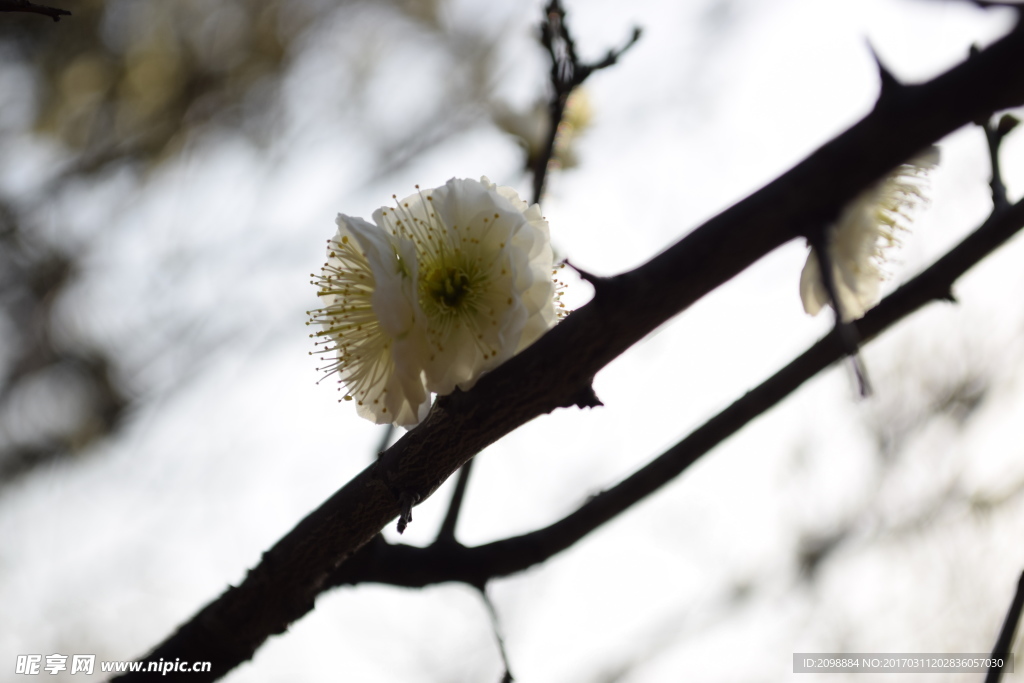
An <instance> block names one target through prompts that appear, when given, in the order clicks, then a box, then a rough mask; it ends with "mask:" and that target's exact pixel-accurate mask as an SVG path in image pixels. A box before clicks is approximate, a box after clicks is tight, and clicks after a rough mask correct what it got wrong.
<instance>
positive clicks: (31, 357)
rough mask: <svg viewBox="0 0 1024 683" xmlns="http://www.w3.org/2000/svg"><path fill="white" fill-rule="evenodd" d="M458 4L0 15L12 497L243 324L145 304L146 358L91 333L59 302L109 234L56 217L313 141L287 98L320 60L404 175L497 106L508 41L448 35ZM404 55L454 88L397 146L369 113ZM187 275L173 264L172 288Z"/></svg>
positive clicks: (255, 3)
mask: <svg viewBox="0 0 1024 683" xmlns="http://www.w3.org/2000/svg"><path fill="white" fill-rule="evenodd" d="M445 5H446V3H445V2H443V0H389V1H386V2H368V1H367V2H364V1H360V0H342V1H341V2H333V1H328V0H292V1H290V2H284V1H282V0H225V1H224V2H218V3H214V4H211V3H208V2H203V1H202V0H183V1H180V2H177V1H176V2H161V1H160V0H82V1H81V2H75V3H73V6H69V7H68V9H71V10H72V11H73V15H72V16H71V17H66V18H65V19H64V20H63V21H61V22H59V23H54V22H51V21H49V20H47V19H46V18H45V17H42V16H39V15H32V14H15V13H7V14H3V15H0V88H2V90H3V91H4V96H3V98H2V99H0V148H2V149H3V150H4V154H3V157H4V159H3V162H2V169H3V170H2V173H0V329H2V331H3V335H2V337H0V483H5V482H9V481H11V480H12V479H14V478H16V477H18V476H20V475H22V474H24V473H27V472H29V471H31V470H33V469H34V468H36V467H38V466H39V465H41V464H43V463H47V462H52V461H55V460H58V459H62V458H68V457H73V456H75V455H77V454H80V453H82V452H84V450H85V449H86V447H88V446H90V445H91V444H93V443H94V442H96V440H97V439H102V438H105V437H107V436H109V435H111V434H112V433H113V432H115V431H116V430H117V429H118V428H119V427H120V426H121V425H122V424H123V423H124V421H125V420H126V419H127V418H128V416H130V415H131V414H132V409H133V408H134V407H136V406H137V405H139V403H140V402H141V401H144V400H147V398H152V395H153V391H154V382H151V381H148V380H147V378H146V374H145V372H144V365H145V364H146V363H147V358H148V359H149V360H150V361H151V360H152V359H153V358H155V357H159V358H161V359H162V362H164V363H167V362H170V363H171V364H172V365H173V367H170V368H165V373H164V374H165V375H166V376H171V377H177V378H180V377H182V376H188V375H191V374H194V373H195V371H196V370H197V369H198V368H199V367H200V366H201V365H202V364H204V363H208V362H209V361H210V359H211V357H213V356H216V355H217V354H218V353H219V352H220V351H222V350H223V348H224V342H225V341H226V339H227V327H228V326H229V323H231V324H237V323H238V320H237V319H233V320H224V319H223V316H218V315H216V314H215V311H214V310H212V305H211V307H207V308H205V309H202V310H181V309H180V307H177V308H176V307H175V305H174V303H173V302H165V301H161V300H159V299H158V300H152V299H149V301H148V306H147V307H153V308H157V307H159V308H160V309H161V310H160V315H153V310H150V311H146V312H143V314H142V315H140V316H139V318H138V321H137V328H138V329H128V330H125V331H126V332H127V333H128V334H130V335H133V336H135V341H136V342H138V341H140V339H139V337H138V336H136V335H144V340H145V341H146V342H147V343H146V344H145V345H144V346H145V348H146V352H145V355H146V357H145V358H139V357H133V356H132V354H131V352H129V351H126V350H125V349H124V348H123V347H120V346H119V344H118V343H117V342H116V340H115V335H104V334H96V333H95V330H89V329H88V325H81V324H78V322H79V321H78V320H77V319H76V317H75V315H74V313H75V310H74V309H75V305H74V303H72V304H70V306H69V305H64V306H61V305H59V303H60V302H62V301H65V302H66V301H71V302H74V301H75V296H74V293H75V291H76V288H80V287H81V286H82V282H83V280H84V279H87V274H88V271H89V270H90V269H92V270H95V269H96V268H97V266H96V265H95V263H96V262H97V259H96V258H94V257H95V256H96V255H97V252H98V251H99V250H102V249H104V248H106V247H109V238H107V236H106V233H107V232H109V226H107V225H105V224H104V221H103V220H102V219H101V218H85V219H83V221H82V222H83V223H84V224H86V225H85V226H84V228H79V229H77V230H74V231H70V230H67V229H64V227H63V226H55V225H54V224H53V223H54V222H55V221H57V220H58V219H57V218H56V216H57V211H58V209H57V208H56V207H62V206H65V205H66V204H67V203H69V202H71V203H73V202H81V201H83V200H84V199H87V198H90V197H95V196H100V194H99V193H102V192H104V191H106V192H112V194H109V195H103V196H104V197H105V198H106V199H107V200H108V201H111V203H112V204H113V206H114V207H115V208H116V206H117V205H119V204H123V203H124V202H125V201H128V200H129V199H127V198H130V197H132V196H133V195H135V196H137V195H138V194H139V193H141V192H143V191H144V190H145V187H146V185H147V183H150V182H151V181H152V180H153V178H154V177H155V176H156V175H157V174H158V173H159V172H160V170H161V169H162V168H165V167H169V166H173V165H174V164H176V163H186V162H187V160H188V159H189V158H190V155H194V154H195V153H196V151H197V150H202V149H208V148H209V147H210V146H213V145H217V144H222V143H225V142H226V141H230V143H231V144H234V145H241V146H244V147H249V148H253V149H257V150H261V151H262V152H263V153H265V154H272V153H273V148H274V144H275V140H276V139H278V138H279V137H281V136H286V135H287V134H288V128H289V126H291V127H292V128H293V129H294V128H296V127H301V126H303V125H317V124H316V122H315V121H312V120H306V121H301V120H296V119H297V117H296V116H294V115H291V118H290V114H289V112H288V110H287V107H286V106H285V102H286V100H287V98H286V97H284V95H283V90H284V89H285V88H286V87H287V83H288V81H289V77H290V76H294V73H295V71H296V70H297V69H300V68H304V67H303V66H302V65H303V64H304V60H306V61H308V60H309V58H310V55H311V53H313V52H315V51H317V50H318V49H319V50H320V51H321V52H322V51H323V46H324V45H325V44H327V45H330V49H329V50H328V53H329V55H330V58H332V59H335V60H343V61H345V62H346V63H344V64H341V65H337V64H336V65H334V66H336V67H338V66H340V67H341V68H338V69H336V70H335V71H332V73H342V74H344V78H334V79H333V80H332V81H331V82H329V83H326V84H321V85H320V87H329V88H330V90H331V92H330V94H329V96H327V100H328V101H329V102H331V103H333V104H334V105H335V107H336V108H335V109H334V110H333V111H331V112H329V114H330V115H331V116H334V117H336V118H337V119H339V120H340V121H342V122H343V124H347V125H350V126H351V127H353V128H354V129H358V128H360V127H361V128H362V129H363V130H365V132H366V133H365V136H363V138H362V142H363V143H364V144H366V145H368V146H369V147H370V148H371V150H370V151H371V154H370V156H371V158H372V160H373V161H372V163H371V164H370V165H369V168H368V169H367V170H369V173H368V174H367V177H373V176H375V175H379V174H381V173H385V172H389V171H394V170H395V169H397V168H400V167H401V166H403V165H404V164H407V163H409V161H410V160H412V159H414V158H415V157H416V156H417V155H418V154H420V153H422V152H424V151H425V150H428V149H430V148H431V147H433V146H435V145H437V144H438V143H440V142H441V141H443V140H445V139H446V138H448V137H449V136H451V135H453V134H454V133H455V132H458V131H460V130H464V129H465V127H466V126H467V125H468V124H470V123H472V122H474V121H479V120H480V119H481V118H482V117H483V116H484V115H485V112H487V111H489V110H490V108H491V107H490V106H489V104H488V100H489V98H490V97H491V91H492V88H491V84H492V82H493V80H494V73H493V72H494V63H495V62H494V58H493V56H494V52H495V50H496V49H497V48H498V45H499V41H496V40H494V39H493V36H491V35H489V34H488V33H487V32H486V31H482V30H480V29H479V27H478V26H459V25H456V24H454V23H452V22H450V21H446V20H445V19H444V17H445V9H446V8H445ZM403 42H412V43H414V44H416V45H419V46H421V47H422V46H423V44H424V43H426V44H428V45H429V48H430V50H429V54H430V56H431V57H430V58H431V59H433V60H441V65H440V66H443V70H444V72H445V73H446V74H447V75H448V77H447V78H445V79H443V80H441V81H434V82H432V83H430V84H429V88H427V90H426V95H424V94H423V93H417V96H418V97H419V98H420V99H419V102H420V105H419V106H418V107H417V109H416V115H415V116H413V117H411V120H409V119H408V117H407V118H406V120H405V121H404V123H403V126H402V128H401V130H402V133H401V135H399V136H395V135H392V134H386V128H387V127H386V126H385V125H382V123H386V121H385V122H381V121H379V120H378V119H379V117H378V116H377V115H375V114H374V113H373V112H374V109H375V107H374V105H375V104H377V103H378V102H377V100H380V98H381V94H380V93H375V92H374V88H373V84H374V83H375V82H376V80H375V79H376V78H377V77H378V76H379V74H380V72H382V71H384V70H387V69H388V68H389V66H390V65H389V59H390V58H391V57H393V56H395V55H398V54H400V51H398V50H395V49H394V46H395V45H397V44H401V43H403ZM305 68H308V67H305ZM386 97H387V94H385V95H384V98H385V99H386ZM375 98H376V100H375ZM298 118H301V115H299V116H298ZM384 118H385V119H386V118H387V117H384ZM26 141H31V151H29V150H28V147H29V145H28V144H27V142H26ZM40 149H42V150H45V152H44V153H43V154H42V156H41V157H40V151H39V150H40ZM338 153H344V150H338ZM34 160H39V161H38V163H35V162H34ZM225 191H230V189H229V188H226V190H225ZM83 211H84V210H83ZM90 222H91V224H89V223H90ZM181 260H182V259H180V258H179V261H181ZM185 260H187V259H185ZM98 261H99V262H102V258H100V259H98ZM90 264H92V265H90ZM177 267H178V268H190V267H191V268H195V267H199V264H187V263H186V264H182V263H178V264H177ZM174 276H175V272H174V269H173V268H172V269H171V270H170V272H167V273H166V275H165V277H167V278H173V277H174ZM69 308H70V310H69ZM218 317H221V319H222V324H219V325H218V323H217V322H216V321H217V319H218ZM249 324H250V325H251V324H252V323H251V322H250V323H249ZM236 332H237V330H236ZM122 339H123V337H122ZM168 359H171V360H170V361H168Z"/></svg>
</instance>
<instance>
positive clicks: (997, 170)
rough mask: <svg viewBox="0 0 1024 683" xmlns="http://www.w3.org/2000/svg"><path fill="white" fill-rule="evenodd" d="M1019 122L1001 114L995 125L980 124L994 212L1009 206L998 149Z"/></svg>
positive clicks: (990, 122)
mask: <svg viewBox="0 0 1024 683" xmlns="http://www.w3.org/2000/svg"><path fill="white" fill-rule="evenodd" d="M1019 123H1020V121H1019V120H1018V119H1017V117H1015V116H1012V115H1011V114H1003V116H1002V117H1001V118H1000V119H999V123H998V124H997V125H992V121H990V120H988V119H986V120H985V121H984V123H982V124H981V128H982V130H984V131H985V141H986V142H987V143H988V157H989V164H990V166H991V169H992V180H991V181H989V187H990V188H992V207H993V209H994V210H995V211H1003V210H1004V209H1006V208H1007V207H1008V206H1009V205H1010V200H1009V199H1008V198H1007V196H1006V185H1005V184H1004V183H1003V173H1002V166H1001V164H1000V163H999V148H1000V146H1002V143H1003V138H1005V137H1006V136H1007V135H1008V134H1009V132H1010V131H1011V130H1013V129H1014V128H1016V127H1017V125H1018V124H1019Z"/></svg>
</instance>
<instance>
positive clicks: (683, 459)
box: [331, 202, 1024, 588]
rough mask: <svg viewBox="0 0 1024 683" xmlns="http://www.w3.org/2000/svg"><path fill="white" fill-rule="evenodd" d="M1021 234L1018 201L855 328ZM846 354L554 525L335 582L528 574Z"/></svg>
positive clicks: (705, 429)
mask: <svg viewBox="0 0 1024 683" xmlns="http://www.w3.org/2000/svg"><path fill="white" fill-rule="evenodd" d="M1022 228H1024V202H1018V203H1017V204H1016V205H1014V206H1013V207H1011V208H1010V209H1007V210H1004V211H1000V212H998V213H996V214H994V215H993V217H992V218H990V219H989V220H988V221H986V222H985V223H984V224H983V225H982V226H981V227H980V228H978V229H977V230H976V231H974V232H973V233H971V234H970V235H969V236H968V237H966V238H965V239H964V240H963V241H962V242H961V243H960V244H959V245H957V246H956V247H955V248H953V249H952V250H951V251H950V252H948V253H947V254H946V255H945V256H943V257H942V258H941V259H939V260H938V261H937V262H936V263H935V264H933V265H932V266H931V267H930V268H928V269H927V270H925V271H924V272H923V273H921V274H920V275H918V276H917V277H915V278H913V279H912V280H910V281H909V282H907V283H906V284H904V285H903V286H902V287H900V288H899V289H898V290H896V291H895V292H893V293H892V294H891V295H889V296H888V297H886V298H885V300H884V301H882V303H881V304H879V305H878V306H877V307H876V308H874V309H872V310H871V311H869V312H868V313H867V315H866V316H864V318H862V319H861V320H858V321H856V322H855V323H851V324H852V325H854V326H855V327H856V330H857V332H858V333H859V334H860V335H862V336H863V338H864V339H865V340H869V339H872V338H874V337H876V336H878V335H879V334H880V333H881V332H883V331H884V330H886V329H888V328H889V327H891V326H892V325H894V324H895V323H897V322H899V321H900V320H902V319H904V318H905V317H907V316H908V315H910V314H911V313H913V312H915V311H917V310H918V309H920V308H921V307H923V306H924V305H926V304H928V303H929V302H932V301H943V300H945V299H946V295H947V294H948V292H949V291H950V289H951V288H952V286H953V283H954V282H955V281H956V280H957V279H958V278H959V277H960V276H962V275H963V274H964V273H965V272H966V271H967V270H968V269H970V268H971V267H972V266H974V265H975V264H977V263H978V262H979V261H980V260H981V259H983V258H984V257H985V256H987V255H988V254H990V253H992V252H993V251H995V250H996V249H997V248H999V247H1000V246H1001V245H1002V244H1003V243H1004V242H1005V241H1006V240H1008V239H1009V238H1010V237H1012V236H1013V235H1014V234H1015V233H1016V232H1018V231H1020V230H1021V229H1022ZM846 352H847V348H846V345H845V343H844V342H843V341H842V339H841V338H840V332H839V331H838V330H836V329H833V330H832V332H831V333H830V334H828V335H827V336H826V337H825V338H823V339H822V340H821V341H819V342H817V343H816V344H814V345H813V346H812V347H811V348H809V349H808V350H807V351H805V352H804V353H803V354H801V355H800V356H799V357H797V358H796V359H795V360H793V362H791V363H790V364H789V365H787V366H786V367H785V368H783V369H782V370H780V371H779V372H777V373H775V375H773V376H772V377H771V378H770V379H768V380H766V381H765V382H763V383H762V384H761V385H759V386H758V387H757V388H756V389H753V390H751V391H749V392H748V393H747V394H746V395H744V396H743V397H742V398H740V399H738V400H737V401H736V402H734V403H733V404H732V405H730V406H729V407H728V408H726V409H725V410H723V411H722V412H721V413H719V414H718V415H716V416H715V417H714V418H712V419H711V420H709V421H708V422H707V423H705V424H704V425H702V426H701V427H700V428H699V429H697V430H696V431H695V432H693V433H692V434H690V435H689V436H687V437H686V438H685V439H683V440H682V441H680V442H679V443H678V444H676V445H675V446H673V447H672V448H670V449H669V450H668V451H666V452H664V453H662V454H661V455H660V456H658V457H657V458H655V459H654V460H653V461H651V462H650V463H649V464H647V465H646V466H644V467H643V468H641V469H640V470H638V471H637V472H635V473H634V474H633V475H631V476H630V477H628V478H627V479H625V480H623V481H622V482H621V483H619V484H617V485H616V486H614V487H613V488H611V489H609V490H607V491H605V492H603V493H601V494H600V495H598V496H595V497H594V498H591V499H590V500H589V501H587V502H586V503H584V504H583V505H582V506H581V507H580V508H579V509H577V510H576V511H575V512H572V513H571V514H569V515H568V516H567V517H565V518H563V519H561V520H559V521H558V522H555V523H554V524H551V525H550V526H547V527H545V528H543V529H539V530H537V531H533V532H530V533H528V534H524V535H522V536H518V537H516V538H510V539H505V540H501V541H496V542H494V543H489V544H487V545H483V546H479V547H476V548H464V547H461V546H460V547H458V548H447V547H442V546H439V545H437V546H430V547H427V548H414V547H412V546H390V545H387V544H386V543H384V542H383V541H381V542H380V543H377V544H372V545H368V546H367V547H366V548H365V549H364V551H361V552H360V553H358V555H357V557H355V558H353V560H354V561H351V562H348V563H346V564H345V565H342V566H341V567H339V569H338V571H337V572H336V573H335V575H334V576H333V577H332V578H331V583H332V584H335V585H341V584H355V583H360V582H377V583H388V584H393V585H398V586H407V587H415V588H419V587H423V586H427V585H430V584H434V583H443V582H446V581H461V582H465V583H468V584H471V585H480V584H481V583H483V582H486V581H488V580H490V579H492V578H496V577H500V576H508V575H509V574H514V573H517V572H521V571H524V570H525V569H528V568H529V567H531V566H533V565H535V564H538V563H540V562H544V561H545V560H547V559H549V558H551V557H552V556H554V555H555V554H557V553H559V552H562V551H564V550H566V549H567V548H569V547H570V546H572V545H573V544H574V543H576V542H577V541H579V540H580V539H582V538H583V537H584V536H586V535H587V534H589V533H590V532H592V531H594V530H595V529H597V528H598V527H600V526H601V525H602V524H604V523H605V522H607V521H609V520H611V519H614V518H615V517H616V516H617V515H619V514H620V513H622V512H623V511H625V510H628V509H629V508H630V507H632V506H633V505H635V504H636V503H637V502H638V501H640V500H642V499H643V498H645V497H646V496H648V495H650V494H651V493H653V492H655V491H656V490H658V489H659V488H661V487H662V486H664V485H665V484H667V483H668V482H670V481H671V480H672V479H674V478H675V477H677V476H679V475H680V474H682V473H683V471H685V470H686V468H687V467H689V466H690V465H691V464H692V463H694V462H696V460H697V459H698V458H700V457H701V456H702V455H704V454H705V453H707V452H708V451H710V450H711V449H712V448H714V447H715V446H717V445H718V444H720V443H721V442H722V441H724V440H725V439H727V438H729V437H730V436H732V435H733V434H735V433H736V432H737V431H739V430H740V429H741V428H743V427H744V426H746V425H747V424H748V423H749V422H750V421H751V420H753V419H754V418H756V417H757V416H759V415H761V414H762V413H764V412H765V411H766V410H768V409H769V408H771V407H772V406H774V405H776V404H777V403H778V402H779V401H781V400H782V399H783V398H785V397H786V396H788V395H789V394H791V393H792V392H793V391H795V390H796V389H797V388H798V387H799V386H800V385H802V384H803V383H804V382H806V381H807V380H809V379H810V378H812V377H814V376H815V375H816V374H818V373H819V372H821V371H822V370H824V369H825V368H826V367H828V366H829V365H831V364H832V363H834V362H836V361H837V360H840V359H841V358H842V357H843V356H844V355H845V354H846Z"/></svg>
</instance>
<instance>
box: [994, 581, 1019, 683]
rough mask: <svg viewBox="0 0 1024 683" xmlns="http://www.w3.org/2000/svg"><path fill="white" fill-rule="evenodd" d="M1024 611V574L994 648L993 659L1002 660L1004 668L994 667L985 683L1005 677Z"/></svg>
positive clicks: (997, 681) (995, 681)
mask: <svg viewBox="0 0 1024 683" xmlns="http://www.w3.org/2000/svg"><path fill="white" fill-rule="evenodd" d="M1021 609H1024V572H1022V573H1021V575H1020V579H1019V580H1018V581H1017V592H1016V593H1015V594H1014V596H1013V602H1011V603H1010V609H1008V610H1007V611H1006V618H1005V619H1004V620H1003V628H1002V629H1001V630H1000V631H999V638H998V639H997V640H996V645H995V647H993V648H992V659H1002V660H1004V661H1003V666H999V667H997V666H994V665H993V666H992V667H990V668H989V670H988V674H987V675H986V676H985V683H999V680H1000V679H1001V678H1002V677H1003V670H1004V669H1005V668H1006V665H1007V664H1009V663H1010V662H1009V660H1008V659H1007V657H1008V655H1010V648H1011V647H1013V634H1014V633H1016V631H1017V622H1019V621H1020V612H1021Z"/></svg>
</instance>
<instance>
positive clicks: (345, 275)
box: [307, 214, 430, 425]
mask: <svg viewBox="0 0 1024 683" xmlns="http://www.w3.org/2000/svg"><path fill="white" fill-rule="evenodd" d="M337 224H338V232H337V234H336V235H335V236H334V237H333V238H332V239H330V240H329V241H328V248H327V262H326V263H324V265H323V269H322V270H321V272H320V275H319V276H314V277H315V278H316V279H315V280H314V281H313V284H315V285H317V286H318V287H319V291H318V292H317V293H318V295H319V296H320V301H321V308H318V309H315V310H313V311H308V314H309V316H310V322H311V323H320V324H321V326H322V329H321V330H320V331H319V332H316V333H315V334H312V335H310V336H312V337H315V338H317V339H318V341H317V345H318V346H320V349H319V352H320V353H327V354H334V358H332V359H331V360H330V362H329V363H328V364H327V365H326V366H323V367H322V368H320V369H322V370H326V371H327V374H328V375H330V374H334V373H338V379H339V381H340V382H341V383H342V384H343V385H345V387H346V389H347V393H346V394H345V399H346V400H355V402H356V409H357V411H358V413H359V414H360V415H361V416H362V417H365V418H367V419H369V420H373V421H374V422H376V423H377V424H387V423H391V422H394V423H396V424H400V425H410V424H416V423H417V422H419V421H420V420H422V419H423V417H424V416H425V415H426V412H427V409H428V408H429V407H430V395H429V393H428V392H427V390H426V387H425V386H424V383H423V379H422V371H421V369H420V366H419V364H418V363H417V362H414V361H413V359H412V358H410V356H409V354H407V353H404V354H403V353H398V354H396V353H395V352H394V351H395V346H396V344H397V345H400V346H403V347H404V346H407V345H408V344H409V343H410V340H411V339H415V338H416V336H417V332H418V330H417V329H416V324H415V323H416V317H415V309H414V307H413V305H412V302H411V297H410V296H409V295H408V293H407V291H406V290H408V288H409V287H410V281H409V278H407V277H405V276H404V275H403V272H402V271H403V268H404V266H405V262H404V259H402V258H400V256H399V245H398V244H397V242H396V241H395V240H394V239H393V238H392V237H391V236H390V235H388V234H387V233H386V232H385V231H383V230H381V229H380V228H379V227H377V226H375V225H372V224H370V223H367V222H366V221H364V220H363V219H361V218H351V217H349V216H345V215H342V214H339V215H338V218H337ZM412 263H415V260H414V259H413V260H412ZM307 324H308V323H307Z"/></svg>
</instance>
